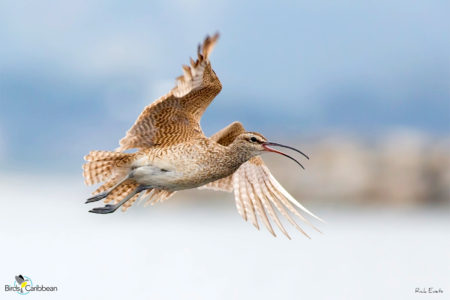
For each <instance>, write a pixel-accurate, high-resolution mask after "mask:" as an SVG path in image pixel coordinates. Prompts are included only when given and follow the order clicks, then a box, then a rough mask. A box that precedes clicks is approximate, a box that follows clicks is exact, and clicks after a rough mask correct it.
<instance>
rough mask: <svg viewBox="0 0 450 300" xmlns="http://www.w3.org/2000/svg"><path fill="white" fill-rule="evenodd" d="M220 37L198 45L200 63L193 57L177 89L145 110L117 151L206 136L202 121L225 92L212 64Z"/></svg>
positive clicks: (184, 69)
mask: <svg viewBox="0 0 450 300" xmlns="http://www.w3.org/2000/svg"><path fill="white" fill-rule="evenodd" d="M218 38H219V35H218V34H215V35H214V36H212V37H209V36H207V37H206V39H205V41H204V42H203V45H199V46H198V52H197V56H198V58H197V60H195V61H194V60H193V59H192V58H191V61H190V62H191V65H190V66H183V72H184V75H182V76H180V77H178V78H177V82H176V86H175V87H174V88H173V89H172V90H171V91H170V92H169V93H167V94H166V95H164V96H162V97H161V98H159V99H158V100H156V101H155V102H153V103H152V104H150V105H148V106H147V107H146V108H145V109H144V111H143V112H142V113H141V114H140V115H139V117H138V119H137V120H136V122H135V123H134V125H133V126H132V127H131V128H130V129H129V130H128V132H127V134H126V136H125V137H124V138H122V139H121V140H120V147H119V148H118V149H117V150H118V151H123V150H127V149H131V148H138V149H142V148H147V147H152V146H154V145H171V144H177V143H181V142H184V141H187V140H189V139H192V138H193V137H196V136H201V135H203V131H202V129H201V127H200V123H199V121H200V118H201V116H202V114H203V112H204V111H205V109H206V108H207V107H208V105H209V104H210V103H211V101H212V100H213V99H214V97H215V96H216V95H217V94H218V93H219V92H220V90H221V89H222V85H221V83H220V81H219V79H218V78H217V76H216V74H215V73H214V71H213V69H212V68H211V64H210V62H209V55H210V54H211V52H212V50H213V48H214V45H215V44H216V42H217V39H218Z"/></svg>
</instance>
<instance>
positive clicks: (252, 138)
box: [250, 136, 258, 143]
mask: <svg viewBox="0 0 450 300" xmlns="http://www.w3.org/2000/svg"><path fill="white" fill-rule="evenodd" d="M250 141H252V142H254V143H256V142H257V141H258V139H257V138H255V137H254V136H252V137H251V139H250Z"/></svg>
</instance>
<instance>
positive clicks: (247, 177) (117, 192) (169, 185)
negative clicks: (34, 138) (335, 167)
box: [83, 34, 321, 238]
mask: <svg viewBox="0 0 450 300" xmlns="http://www.w3.org/2000/svg"><path fill="white" fill-rule="evenodd" d="M218 38H219V35H218V34H215V35H214V36H212V37H209V36H208V37H206V39H205V41H204V42H203V44H202V45H199V47H198V51H197V59H196V60H193V59H191V61H190V66H183V73H184V74H183V75H182V76H180V77H178V78H177V82H176V86H175V87H174V88H173V89H172V90H171V91H170V92H169V93H167V94H166V95H164V96H162V97H161V98H159V99H157V100H156V101H154V102H153V103H151V104H150V105H148V106H147V107H146V108H145V109H144V110H143V112H142V113H141V114H140V115H139V117H138V119H137V120H136V122H135V123H134V125H133V126H132V127H131V128H130V129H129V130H128V132H127V133H126V135H125V137H124V138H122V139H121V140H120V147H119V148H118V149H116V151H114V152H112V151H91V152H90V153H89V154H88V155H86V156H85V160H86V163H85V164H84V165H83V170H84V172H83V176H84V178H85V182H86V184H88V185H91V184H96V183H103V185H101V186H100V187H99V188H98V189H97V190H96V191H95V192H94V196H93V197H91V198H89V199H88V200H87V201H86V203H90V202H94V201H99V200H102V199H104V202H105V203H106V205H105V206H103V207H98V208H94V209H92V210H90V212H93V213H100V214H107V213H112V212H114V211H116V210H117V209H118V208H119V207H121V206H122V209H123V210H124V211H125V210H126V209H127V208H128V207H130V206H131V205H132V204H133V203H134V202H135V201H136V200H137V199H138V198H139V196H141V197H142V198H143V200H145V201H146V204H149V203H152V204H153V203H156V202H162V201H164V200H166V199H168V198H169V197H171V196H172V195H173V194H174V193H175V192H176V191H179V190H184V189H191V188H196V187H199V188H208V189H214V190H220V191H227V192H234V196H235V200H236V208H237V210H238V212H239V214H240V215H241V216H242V218H243V219H244V220H246V221H247V220H250V221H251V222H252V223H253V225H254V226H255V227H257V228H258V229H259V223H258V220H260V221H262V222H263V224H264V225H265V226H266V228H267V229H268V230H269V231H270V232H271V233H272V234H273V235H275V232H274V230H273V227H272V225H271V221H272V222H274V223H275V224H276V225H277V227H278V228H279V229H280V230H281V232H283V234H285V235H286V236H287V237H288V238H290V237H289V234H288V233H287V231H286V229H285V228H284V226H283V224H282V223H281V221H280V219H279V214H280V215H281V216H283V217H284V218H285V219H286V220H287V221H288V222H290V223H291V224H292V225H293V226H295V227H296V228H297V229H298V230H299V231H300V232H302V233H303V234H305V235H306V236H308V235H307V234H306V232H305V231H304V230H303V229H302V228H301V227H300V226H299V225H298V224H297V223H296V222H295V220H294V219H293V217H292V216H291V215H290V214H289V213H292V214H294V215H295V216H296V217H298V218H300V219H301V220H302V221H304V222H306V223H308V224H310V225H311V226H312V227H313V228H315V227H314V226H313V225H312V224H311V223H310V222H309V221H308V220H307V219H306V218H305V217H304V216H303V215H302V214H300V212H299V211H298V210H297V209H300V210H301V211H303V212H304V213H306V214H308V215H310V216H312V217H314V218H316V219H318V220H321V219H320V218H318V217H317V216H315V215H314V214H312V213H311V212H310V211H309V210H307V209H306V208H305V207H303V206H302V205H301V204H300V203H298V202H297V201H296V200H295V199H294V198H293V197H292V196H291V195H290V194H289V193H288V192H287V191H286V190H285V189H284V188H283V187H282V186H281V185H280V183H279V182H278V181H277V180H276V179H275V178H274V177H273V175H272V174H271V173H270V171H269V169H268V168H267V166H266V165H265V164H264V162H263V160H262V158H261V157H260V156H259V155H260V154H261V153H263V152H274V153H278V154H281V155H284V156H287V157H288V158H290V159H292V160H294V161H295V162H296V163H298V164H299V165H300V166H301V167H303V166H302V165H301V164H300V162H298V161H297V160H295V159H294V158H292V157H291V156H289V155H287V154H285V153H283V152H280V151H277V150H275V149H273V148H271V146H280V147H285V148H290V149H292V150H294V151H297V152H299V153H300V154H302V155H304V156H305V157H306V158H308V157H307V156H306V155H305V154H303V153H302V152H301V151H299V150H297V149H295V148H292V147H289V146H284V145H281V144H277V143H272V142H269V141H267V139H266V138H265V137H264V136H263V135H261V134H259V133H256V132H248V131H246V130H245V129H244V127H243V125H242V124H241V123H240V122H233V123H232V124H230V125H229V126H227V127H225V128H224V129H222V130H220V131H219V132H217V133H216V134H214V135H213V136H212V137H210V138H208V137H206V136H205V134H204V133H203V131H202V129H201V127H200V118H201V117H202V115H203V113H204V111H205V110H206V108H207V107H208V105H209V104H210V103H211V101H212V100H213V99H214V98H215V96H216V95H217V94H218V93H219V92H220V90H221V89H222V85H221V83H220V81H219V79H218V78H217V76H216V74H215V72H214V70H213V69H212V67H211V63H210V61H209V56H210V54H211V52H212V50H213V48H214V46H215V44H216V42H217V39H218ZM128 149H137V151H136V152H134V153H124V152H123V151H125V150H128ZM110 203H112V204H110ZM308 237H309V236H308Z"/></svg>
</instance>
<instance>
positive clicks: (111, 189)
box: [84, 176, 130, 204]
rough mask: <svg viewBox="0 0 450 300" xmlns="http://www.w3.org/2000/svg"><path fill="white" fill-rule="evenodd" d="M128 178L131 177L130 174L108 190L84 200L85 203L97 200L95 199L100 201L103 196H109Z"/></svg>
mask: <svg viewBox="0 0 450 300" xmlns="http://www.w3.org/2000/svg"><path fill="white" fill-rule="evenodd" d="M128 178H130V176H127V177H125V178H124V179H122V180H121V181H119V182H118V183H117V184H115V185H114V186H113V187H112V188H110V189H109V190H107V191H104V192H102V193H100V194H97V195H94V196H92V197H91V198H89V199H87V200H86V202H84V203H85V204H87V203H91V202H95V201H100V200H102V199H103V198H106V197H108V195H109V194H110V193H111V192H112V191H113V190H114V189H115V188H116V187H118V186H119V185H121V184H122V183H123V182H124V181H125V180H127V179H128Z"/></svg>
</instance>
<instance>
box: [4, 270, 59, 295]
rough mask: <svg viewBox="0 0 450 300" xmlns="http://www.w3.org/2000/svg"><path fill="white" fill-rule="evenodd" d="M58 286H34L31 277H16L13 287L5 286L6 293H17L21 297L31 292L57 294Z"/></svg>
mask: <svg viewBox="0 0 450 300" xmlns="http://www.w3.org/2000/svg"><path fill="white" fill-rule="evenodd" d="M57 291H58V287H56V286H45V285H43V284H37V285H33V281H32V280H31V278H30V277H27V276H24V275H17V276H15V281H14V284H13V285H9V284H5V292H16V293H17V294H19V295H27V294H29V293H30V292H57Z"/></svg>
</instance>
